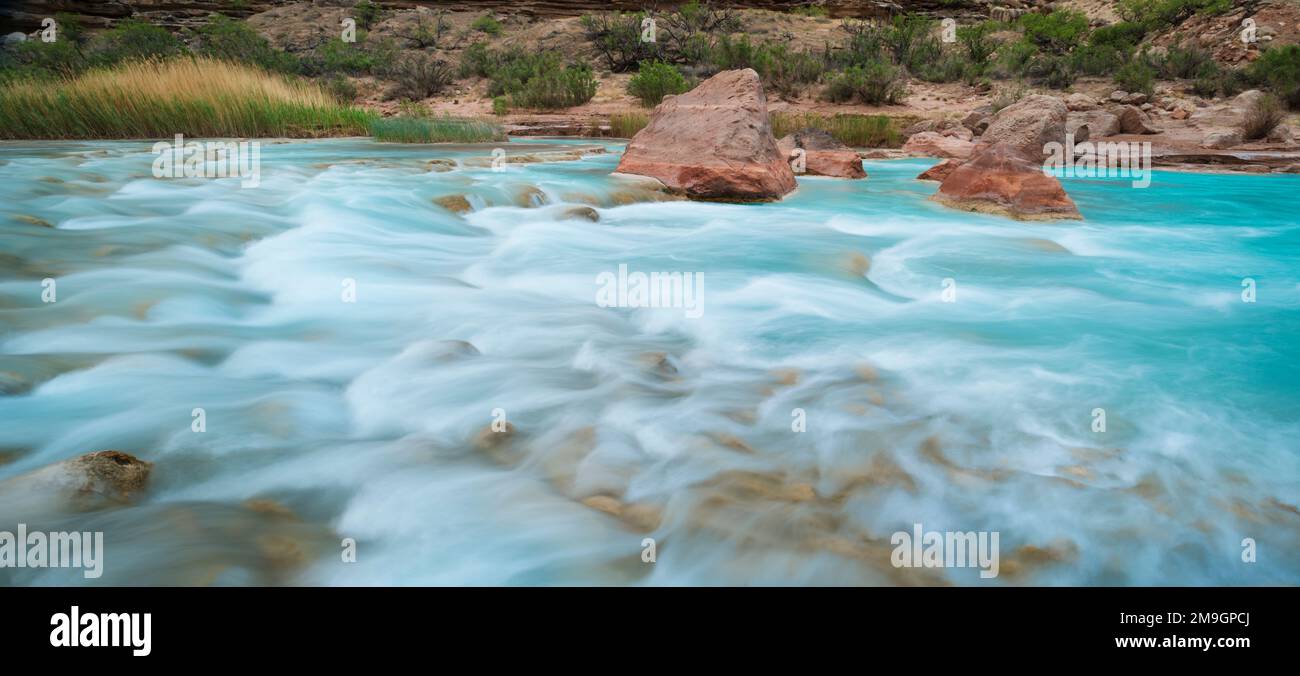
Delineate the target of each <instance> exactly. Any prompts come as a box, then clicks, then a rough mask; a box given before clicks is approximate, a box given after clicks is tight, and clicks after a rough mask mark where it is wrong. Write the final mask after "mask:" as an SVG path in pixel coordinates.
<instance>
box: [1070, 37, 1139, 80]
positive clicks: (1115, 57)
mask: <svg viewBox="0 0 1300 676" xmlns="http://www.w3.org/2000/svg"><path fill="white" fill-rule="evenodd" d="M1132 53H1133V50H1132V47H1117V46H1114V45H1108V44H1102V45H1094V44H1087V45H1083V46H1081V47H1076V48H1075V50H1074V51H1073V52H1070V64H1071V65H1072V66H1073V67H1074V70H1075V71H1077V72H1078V73H1080V74H1082V75H1092V76H1094V77H1097V76H1102V75H1110V74H1112V73H1114V72H1115V71H1116V70H1119V68H1120V67H1121V66H1123V65H1124V64H1125V63H1126V62H1127V61H1128V60H1129V58H1130V57H1131V56H1132Z"/></svg>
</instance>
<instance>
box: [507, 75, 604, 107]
mask: <svg viewBox="0 0 1300 676" xmlns="http://www.w3.org/2000/svg"><path fill="white" fill-rule="evenodd" d="M596 87H597V82H596V78H595V77H594V76H593V75H592V74H591V67H590V66H587V65H586V64H569V65H567V66H565V67H564V68H563V69H562V70H547V71H544V72H541V73H539V74H537V75H535V76H534V77H532V78H529V79H528V81H527V82H525V83H524V84H523V86H522V87H521V88H520V89H518V90H516V91H513V92H511V93H510V102H511V104H512V105H515V106H519V107H521V108H535V109H539V110H555V109H558V108H569V107H572V106H580V105H582V104H584V103H586V102H588V101H590V100H591V97H593V96H595V95H596Z"/></svg>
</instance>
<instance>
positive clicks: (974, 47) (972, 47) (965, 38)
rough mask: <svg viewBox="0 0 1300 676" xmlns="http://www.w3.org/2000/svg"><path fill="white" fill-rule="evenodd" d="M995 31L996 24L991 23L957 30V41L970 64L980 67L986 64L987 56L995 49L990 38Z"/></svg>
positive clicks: (995, 44) (994, 44)
mask: <svg viewBox="0 0 1300 676" xmlns="http://www.w3.org/2000/svg"><path fill="white" fill-rule="evenodd" d="M996 29H997V24H996V23H994V22H992V21H984V22H982V23H977V24H972V25H970V26H961V27H960V28H958V29H957V41H958V42H959V43H961V46H962V49H964V50H965V52H966V57H967V58H969V59H970V61H971V63H973V64H976V65H978V66H981V67H982V66H983V65H984V64H985V63H988V60H989V56H991V55H992V54H993V52H994V50H996V49H997V43H996V42H995V41H994V40H993V38H992V37H991V35H992V34H993V32H994V31H995V30H996Z"/></svg>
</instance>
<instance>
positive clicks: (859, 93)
mask: <svg viewBox="0 0 1300 676" xmlns="http://www.w3.org/2000/svg"><path fill="white" fill-rule="evenodd" d="M906 79H907V78H906V75H905V73H904V71H903V70H902V69H901V68H899V67H898V66H895V65H893V64H891V63H888V62H887V61H884V60H883V59H882V60H877V61H873V62H871V63H868V64H865V65H862V66H850V67H849V68H847V69H845V70H844V71H842V72H840V73H837V74H836V75H835V76H834V77H833V78H832V79H831V81H830V82H829V83H828V85H827V89H826V96H827V98H829V99H830V100H832V101H836V102H843V101H848V100H851V99H853V98H854V97H857V98H858V99H860V100H861V101H862V102H863V103H866V104H869V105H873V106H878V105H881V104H886V103H900V102H902V100H903V97H904V96H906V95H907V87H906Z"/></svg>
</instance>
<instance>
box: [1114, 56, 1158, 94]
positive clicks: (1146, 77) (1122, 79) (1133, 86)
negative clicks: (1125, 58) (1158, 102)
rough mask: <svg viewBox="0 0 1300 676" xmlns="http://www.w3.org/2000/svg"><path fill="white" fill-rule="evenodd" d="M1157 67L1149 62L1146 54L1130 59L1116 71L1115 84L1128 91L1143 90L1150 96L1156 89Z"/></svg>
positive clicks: (1142, 91)
mask: <svg viewBox="0 0 1300 676" xmlns="http://www.w3.org/2000/svg"><path fill="white" fill-rule="evenodd" d="M1155 81H1156V69H1155V68H1153V67H1152V66H1151V64H1150V63H1147V59H1146V58H1145V55H1139V56H1138V57H1137V58H1134V59H1131V60H1129V62H1128V63H1126V64H1124V65H1123V66H1121V67H1120V69H1119V70H1117V71H1115V84H1116V85H1118V86H1119V88H1120V89H1123V90H1124V91H1126V92H1141V93H1143V94H1146V95H1147V96H1150V95H1151V93H1152V92H1153V91H1154V90H1155Z"/></svg>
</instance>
